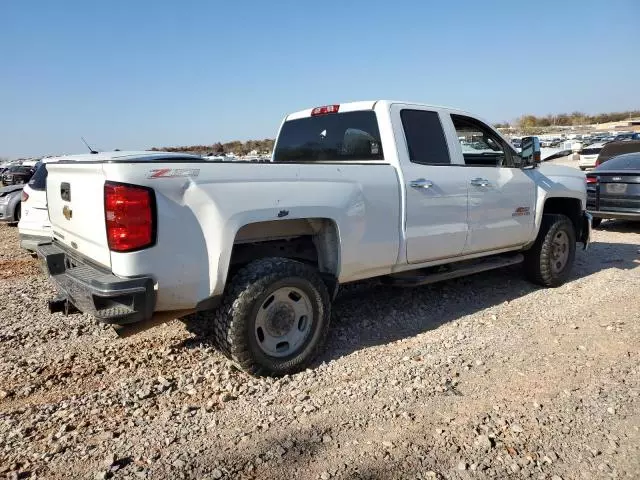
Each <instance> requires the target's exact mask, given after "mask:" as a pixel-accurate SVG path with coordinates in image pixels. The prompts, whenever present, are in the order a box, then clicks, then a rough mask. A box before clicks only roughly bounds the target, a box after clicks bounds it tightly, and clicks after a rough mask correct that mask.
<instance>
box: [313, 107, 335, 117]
mask: <svg viewBox="0 0 640 480" xmlns="http://www.w3.org/2000/svg"><path fill="white" fill-rule="evenodd" d="M338 110H340V105H325V106H324V107H316V108H314V109H313V110H311V116H312V117H317V116H318V115H328V114H330V113H338Z"/></svg>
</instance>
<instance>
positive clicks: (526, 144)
mask: <svg viewBox="0 0 640 480" xmlns="http://www.w3.org/2000/svg"><path fill="white" fill-rule="evenodd" d="M520 157H521V158H522V166H523V167H530V166H536V165H537V164H539V163H540V161H541V159H540V157H541V154H540V139H539V138H538V137H524V138H523V139H522V151H521V153H520Z"/></svg>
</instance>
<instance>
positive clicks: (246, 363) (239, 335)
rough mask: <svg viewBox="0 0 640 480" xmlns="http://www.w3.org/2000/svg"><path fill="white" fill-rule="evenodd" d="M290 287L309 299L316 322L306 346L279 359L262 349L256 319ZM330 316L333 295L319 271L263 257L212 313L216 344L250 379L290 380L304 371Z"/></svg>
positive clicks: (240, 276)
mask: <svg viewBox="0 0 640 480" xmlns="http://www.w3.org/2000/svg"><path fill="white" fill-rule="evenodd" d="M289 287H291V288H295V289H298V290H300V291H302V292H304V293H305V294H306V295H307V297H308V299H309V300H310V303H311V306H312V310H313V319H312V320H311V326H310V327H309V333H308V335H307V337H306V339H305V340H304V341H303V343H302V344H301V345H300V346H299V347H298V348H297V349H295V350H294V351H293V352H292V353H291V354H288V355H287V356H281V357H275V356H271V355H268V354H267V353H265V351H263V348H262V347H261V346H260V345H259V344H258V342H259V339H258V335H257V333H256V318H257V315H258V309H260V308H262V307H263V304H265V302H266V301H267V300H268V299H269V296H270V295H271V293H272V292H275V291H276V290H277V289H279V288H289ZM330 317H331V300H330V297H329V293H328V291H327V287H326V286H325V284H324V282H323V281H322V278H321V277H320V275H319V274H318V272H317V270H316V269H314V268H312V267H311V266H309V265H306V264H304V263H300V262H297V261H295V260H291V259H288V258H279V257H274V258H264V259H260V260H256V261H254V262H252V263H250V264H249V265H247V266H245V267H244V268H242V269H241V270H240V271H238V273H237V274H236V275H235V276H234V277H233V279H232V280H231V282H230V283H229V284H228V285H227V289H226V292H225V297H224V300H223V303H222V305H221V306H220V307H218V308H217V309H216V310H215V312H214V318H213V322H214V325H213V329H214V332H213V337H214V343H215V344H216V346H217V347H218V348H219V349H220V350H221V351H222V352H223V353H224V354H225V355H226V356H227V357H228V358H229V359H230V360H232V361H233V362H234V363H235V364H236V365H237V366H238V367H239V368H241V369H242V370H244V371H246V372H248V373H250V374H252V375H272V376H280V375H287V374H291V373H295V372H298V371H300V370H303V369H304V368H306V367H307V366H308V365H309V364H310V363H311V361H312V360H313V359H314V358H315V357H316V355H317V354H318V352H319V350H320V348H321V347H322V345H323V344H324V341H325V339H326V336H327V332H328V331H329V321H330Z"/></svg>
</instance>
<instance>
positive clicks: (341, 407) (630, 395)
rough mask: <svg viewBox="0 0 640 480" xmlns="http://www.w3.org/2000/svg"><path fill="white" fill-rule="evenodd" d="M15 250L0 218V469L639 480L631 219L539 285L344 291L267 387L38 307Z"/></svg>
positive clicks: (210, 360)
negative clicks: (554, 284)
mask: <svg viewBox="0 0 640 480" xmlns="http://www.w3.org/2000/svg"><path fill="white" fill-rule="evenodd" d="M17 240H18V237H17V230H16V229H15V228H14V227H8V226H0V298H1V299H2V300H1V301H2V309H1V311H0V475H3V474H4V475H7V476H8V478H29V477H39V478H100V479H103V478H116V479H119V478H122V479H125V478H199V479H219V478H225V479H226V478H268V479H283V480H284V479H290V478H302V479H307V478H308V479H318V478H319V479H323V480H326V479H330V478H417V479H434V478H452V479H457V478H459V479H467V478H507V477H509V478H535V479H553V480H557V479H559V478H560V479H565V480H566V479H583V478H584V479H589V478H636V479H637V478H640V432H639V429H640V408H639V407H640V401H639V395H640V323H639V320H640V318H639V317H640V268H638V267H639V266H640V260H639V258H640V254H639V250H638V249H639V244H640V225H639V224H631V223H623V222H607V223H605V224H603V228H602V229H600V230H598V231H596V232H595V243H594V244H593V245H592V246H591V248H590V249H589V251H587V252H583V251H579V252H578V254H577V257H576V266H575V269H574V273H573V275H572V278H571V281H570V282H569V283H567V284H566V285H564V286H563V287H560V288H557V289H553V290H542V289H539V288H536V287H535V286H533V285H531V284H529V283H527V282H526V281H525V280H523V279H522V276H521V274H520V269H519V268H517V267H513V268H508V269H504V270H500V271H494V272H489V273H485V274H480V275H476V276H473V277H467V278H463V279H458V280H455V281H450V282H446V283H443V284H437V285H432V286H426V287H421V288H417V289H411V290H396V289H390V288H382V287H376V286H372V285H366V284H364V285H356V286H351V287H348V288H345V289H343V291H342V293H341V295H340V297H339V299H338V301H337V303H336V305H335V308H334V320H333V324H332V329H331V332H330V335H329V341H328V346H327V349H326V351H325V353H324V355H323V357H322V358H321V359H320V361H319V362H318V363H317V365H315V366H314V368H312V369H310V370H307V371H305V372H303V373H300V374H297V375H294V376H291V377H285V378H281V379H277V380H276V379H269V378H265V379H256V378H251V377H249V376H247V375H245V374H243V373H241V372H238V371H237V370H235V369H234V368H233V367H232V366H231V365H230V364H229V363H228V362H227V361H226V360H225V359H224V358H223V357H222V356H221V355H220V354H218V353H217V352H216V351H215V350H214V349H213V348H212V347H211V345H210V344H209V342H208V341H207V339H206V338H203V337H197V336H195V335H194V334H192V333H190V331H193V330H194V329H195V330H197V327H198V326H197V325H190V328H189V329H187V328H186V327H185V325H184V324H183V323H181V322H179V321H174V322H171V323H168V324H164V325H161V326H159V327H156V328H154V329H151V330H149V331H146V332H144V333H142V334H139V335H137V336H134V337H130V338H127V339H118V338H117V337H116V335H115V334H114V332H113V331H112V330H111V329H110V328H108V327H106V326H103V325H100V324H97V323H96V322H95V321H93V320H92V319H91V318H89V317H87V316H83V315H75V316H70V317H64V316H62V315H60V314H55V315H50V314H49V313H48V312H47V310H46V299H47V298H49V297H50V296H51V295H52V294H53V291H52V289H51V287H50V286H49V284H48V283H47V280H46V279H45V278H44V276H43V275H42V274H41V273H39V270H38V267H37V264H36V262H35V260H33V259H31V258H30V257H29V256H28V255H25V254H23V253H21V252H20V250H19V249H18V246H17Z"/></svg>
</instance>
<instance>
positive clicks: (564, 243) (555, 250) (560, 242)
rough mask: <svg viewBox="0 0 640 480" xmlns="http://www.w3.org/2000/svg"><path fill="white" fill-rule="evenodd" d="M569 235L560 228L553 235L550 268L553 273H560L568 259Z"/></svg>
mask: <svg viewBox="0 0 640 480" xmlns="http://www.w3.org/2000/svg"><path fill="white" fill-rule="evenodd" d="M569 249H570V246H569V235H567V232H565V231H563V230H561V231H559V232H556V234H555V235H554V236H553V242H552V244H551V270H552V271H553V272H554V273H560V272H561V271H562V270H564V267H565V266H566V265H567V260H568V259H569Z"/></svg>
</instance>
